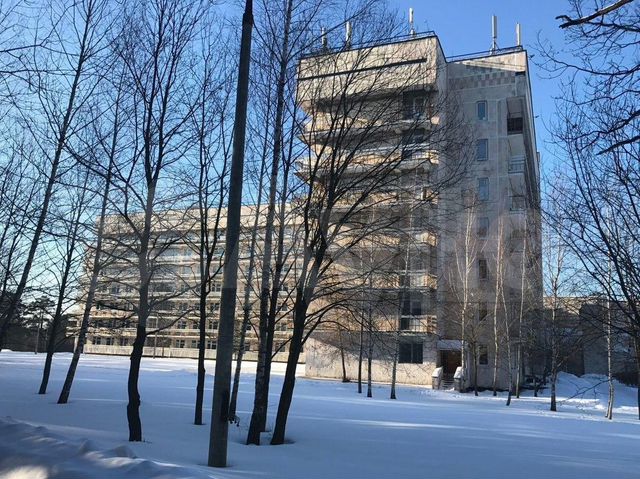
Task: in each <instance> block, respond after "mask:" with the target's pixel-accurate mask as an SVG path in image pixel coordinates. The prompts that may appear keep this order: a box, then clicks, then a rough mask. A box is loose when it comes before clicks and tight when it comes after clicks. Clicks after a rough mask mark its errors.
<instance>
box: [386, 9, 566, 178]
mask: <svg viewBox="0 0 640 479" xmlns="http://www.w3.org/2000/svg"><path fill="white" fill-rule="evenodd" d="M390 3H391V5H393V6H396V7H397V8H399V9H400V10H401V12H406V15H407V19H408V16H409V7H413V9H414V17H415V26H416V30H417V31H427V30H433V31H434V32H435V33H436V34H437V35H438V37H439V38H440V42H441V43H442V48H443V49H444V52H445V55H447V56H453V55H462V54H466V53H474V52H479V51H484V50H488V49H489V48H490V47H491V16H492V15H497V16H498V46H499V47H510V46H514V45H515V44H516V35H515V25H516V23H520V25H521V28H522V42H523V45H524V47H525V48H526V49H527V51H528V53H529V56H530V57H532V58H530V59H529V66H530V68H531V88H532V90H533V106H534V110H535V111H534V114H535V115H536V116H537V118H536V133H537V137H538V138H537V140H538V150H539V151H540V153H541V155H542V163H543V170H544V169H545V165H549V164H550V163H551V162H553V158H552V153H551V148H550V145H549V144H548V139H549V134H548V133H547V128H548V126H549V123H550V121H551V119H552V117H553V113H554V103H553V97H554V96H557V95H558V93H559V91H558V90H559V88H558V85H559V80H557V79H549V78H548V76H549V75H548V74H545V72H543V71H541V70H540V68H539V67H538V66H537V65H536V62H537V61H540V60H541V59H540V55H536V47H537V42H538V37H540V39H541V40H545V41H549V42H551V43H552V44H553V45H554V47H555V48H556V49H558V50H562V46H563V44H564V38H563V33H562V31H561V30H560V28H558V25H559V23H560V22H559V21H558V20H556V19H555V17H556V16H558V15H561V14H566V13H567V12H568V9H569V2H568V1H567V0H529V1H522V0H449V1H446V2H444V1H436V0H433V1H429V2H427V1H426V0H390ZM407 21H408V20H407Z"/></svg>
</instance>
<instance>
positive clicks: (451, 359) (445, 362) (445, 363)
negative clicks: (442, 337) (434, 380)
mask: <svg viewBox="0 0 640 479" xmlns="http://www.w3.org/2000/svg"><path fill="white" fill-rule="evenodd" d="M440 364H441V365H442V373H443V375H444V377H445V378H447V379H453V375H454V374H455V372H456V369H457V368H458V367H459V366H462V356H461V354H460V351H454V350H448V351H440Z"/></svg>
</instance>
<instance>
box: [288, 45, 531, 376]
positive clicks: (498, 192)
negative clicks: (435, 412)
mask: <svg viewBox="0 0 640 479" xmlns="http://www.w3.org/2000/svg"><path fill="white" fill-rule="evenodd" d="M300 72H301V73H300V78H299V89H301V90H302V94H301V93H300V92H299V95H300V96H301V98H302V102H301V104H302V106H303V108H304V109H305V110H306V111H307V113H308V114H309V116H310V117H311V121H310V122H309V129H311V130H313V129H316V130H322V129H323V128H325V126H324V124H325V123H326V117H327V113H326V109H327V108H326V106H323V105H326V104H331V102H332V99H331V98H329V97H330V96H331V95H332V94H334V95H335V94H336V93H339V94H340V96H341V97H342V100H340V101H341V102H343V103H345V104H349V100H346V99H345V98H353V100H352V102H353V103H354V104H357V105H358V106H357V108H355V107H352V109H353V110H357V111H358V112H364V113H363V114H365V115H367V114H368V119H364V120H362V121H361V124H360V125H359V127H360V129H361V130H366V131H367V134H368V137H369V140H370V141H369V144H368V145H367V148H366V152H365V153H364V155H365V156H367V159H366V160H363V162H362V163H363V164H362V165H358V166H359V171H358V172H357V173H354V175H361V176H362V174H363V173H362V171H363V169H364V168H370V169H374V168H376V167H377V166H376V165H379V164H380V163H385V162H386V163H387V164H388V163H390V162H392V161H393V160H390V158H391V157H392V156H393V155H396V157H398V158H399V164H398V165H394V166H393V168H392V170H393V171H392V173H393V174H394V175H397V176H398V178H397V181H396V180H392V181H388V182H387V183H386V187H385V188H383V190H384V193H385V194H386V195H387V196H386V197H385V198H379V197H377V198H375V199H374V200H373V202H374V203H375V206H374V207H372V208H370V210H369V212H368V215H369V216H368V219H369V221H371V219H372V218H386V219H389V218H394V217H395V218H397V220H396V221H395V222H394V221H389V222H388V224H387V227H382V228H379V229H377V232H376V233H375V235H373V234H372V237H371V238H369V240H365V241H363V242H361V243H360V248H361V249H365V250H368V251H369V256H367V254H366V253H365V254H364V255H363V256H364V257H365V258H368V260H369V267H372V268H373V269H375V272H374V273H373V274H371V275H370V276H371V277H372V278H373V279H372V280H371V281H370V282H369V285H368V287H366V286H365V287H364V288H363V289H364V291H365V292H366V293H363V298H364V297H365V294H366V295H368V297H366V299H364V302H366V303H368V304H371V303H374V304H375V305H376V306H375V307H374V308H371V307H369V308H368V309H367V307H366V306H365V307H364V308H363V309H365V310H366V311H365V312H364V313H363V315H362V318H363V319H362V323H363V324H364V326H363V328H362V329H364V330H365V331H364V337H365V340H364V341H361V340H360V339H358V338H360V337H362V334H363V333H361V332H358V331H356V332H353V333H345V331H344V330H345V329H347V330H348V329H349V328H340V329H341V330H340V331H338V332H336V331H335V330H334V331H328V330H325V331H321V332H318V333H316V334H315V335H314V336H313V338H312V339H311V340H310V341H309V343H308V345H307V349H306V360H307V363H306V371H307V375H310V376H325V377H342V376H343V375H345V374H346V375H347V376H350V377H351V378H354V377H356V375H357V374H358V373H357V369H358V368H360V369H361V368H362V366H361V363H362V357H363V356H364V357H365V358H366V357H367V356H372V361H371V364H372V372H371V374H372V378H373V380H374V381H375V380H378V381H390V380H391V376H392V374H395V376H396V378H397V380H398V381H399V382H407V383H417V384H431V381H432V376H434V377H436V378H438V380H439V381H447V380H452V379H453V377H454V374H456V372H457V374H458V376H462V377H463V379H462V386H464V384H465V383H466V385H467V386H470V385H472V384H477V385H478V386H479V387H491V386H492V384H493V375H494V369H496V370H497V373H498V374H497V386H498V387H500V388H506V387H507V385H508V381H509V380H510V379H511V380H515V378H516V377H518V374H517V372H518V368H520V369H521V372H522V373H524V372H525V371H524V360H523V357H524V352H523V349H524V345H523V341H520V340H519V338H522V337H523V336H524V333H523V330H524V328H525V326H526V327H529V326H530V325H531V321H533V319H532V317H533V316H534V315H535V314H536V312H537V311H540V309H541V306H542V279H541V261H540V260H541V258H540V255H541V245H540V217H539V203H540V198H539V194H540V193H539V190H540V176H539V153H538V151H537V149H536V139H535V127H534V120H533V118H534V116H533V106H532V97H531V87H530V80H529V69H528V61H527V53H526V51H525V50H524V49H523V48H522V47H521V46H516V47H513V48H507V49H499V50H498V49H494V50H493V51H491V52H485V53H480V54H474V55H467V56H461V57H455V58H447V57H446V56H445V54H444V53H443V49H442V47H441V45H440V42H439V40H438V37H437V36H436V35H435V34H433V33H426V34H421V35H415V34H413V35H410V36H408V37H405V38H400V39H392V40H390V41H389V42H384V43H381V44H375V45H362V46H353V47H347V48H341V49H340V50H337V51H327V50H325V51H321V52H319V53H317V54H315V55H312V56H309V57H308V58H306V59H304V60H303V62H302V64H301V68H300ZM358 75H360V76H358ZM336 86H337V87H336ZM308 90H312V91H313V92H314V95H308V96H309V98H306V95H307V93H306V92H307V91H308ZM318 91H320V92H324V95H323V94H318V93H317V92H318ZM334 100H335V99H334ZM381 105H382V106H383V108H384V110H385V111H386V112H387V114H379V115H378V114H377V112H378V109H379V108H380V106H381ZM372 112H373V113H372ZM329 116H331V115H329ZM372 118H374V119H372ZM331 119H332V120H333V122H332V123H333V124H335V123H337V122H336V121H335V118H331ZM367 121H369V123H368V124H367ZM374 124H375V127H372V126H371V125H374ZM367 128H368V130H367ZM359 135H362V132H361V131H355V129H354V130H351V131H349V132H348V133H347V134H343V135H342V136H343V137H348V138H355V137H358V136H359ZM308 138H309V139H308V141H309V143H310V144H311V145H312V146H311V150H312V151H317V150H318V143H322V141H318V135H317V134H316V135H313V134H310V135H308ZM351 141H354V142H355V141H356V140H353V139H352V140H351ZM347 143H348V142H347ZM323 146H324V145H323ZM372 151H375V153H373V154H372V153H371V152H372ZM387 173H388V172H387ZM361 176H360V177H361ZM348 202H349V200H348V198H347V199H346V200H345V206H344V207H345V208H349V206H348ZM373 237H375V238H376V239H375V240H374V239H372V238H373ZM381 237H382V238H384V240H380V238H381ZM389 256H392V257H395V258H394V259H391V260H389V261H385V260H384V259H383V258H385V257H389ZM366 263H367V262H366V261H365V268H366ZM372 263H376V265H375V266H374V265H373V264H372ZM362 265H363V263H362V262H361V263H360V267H363V266H362ZM351 267H352V268H358V267H359V265H358V264H354V263H353V261H351ZM363 343H364V344H365V346H364V348H365V351H364V353H363V352H362V349H361V345H362V344H363ZM367 343H368V344H370V345H371V346H370V348H369V345H367ZM496 349H497V350H496ZM496 357H497V359H498V362H497V365H498V366H497V368H494V366H495V362H494V361H495V360H496ZM359 358H360V359H359ZM365 361H366V359H365ZM365 367H366V364H365ZM394 369H395V372H394ZM519 377H520V379H521V380H523V378H524V377H525V375H524V374H520V375H519Z"/></svg>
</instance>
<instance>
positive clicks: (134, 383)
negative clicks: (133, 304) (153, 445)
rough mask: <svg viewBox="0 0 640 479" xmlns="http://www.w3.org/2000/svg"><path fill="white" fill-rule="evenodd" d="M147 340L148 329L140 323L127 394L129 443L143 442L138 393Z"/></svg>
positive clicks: (137, 329) (132, 354)
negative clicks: (143, 352) (141, 364)
mask: <svg viewBox="0 0 640 479" xmlns="http://www.w3.org/2000/svg"><path fill="white" fill-rule="evenodd" d="M145 339H146V328H145V327H144V326H141V325H140V323H138V327H137V328H136V339H135V341H134V342H133V351H132V352H131V357H130V360H131V365H130V367H129V377H128V379H127V392H128V395H129V402H128V404H127V421H128V422H129V441H132V442H140V441H142V422H141V421H140V393H139V392H138V378H139V376H140V362H141V360H142V351H143V348H144V341H145Z"/></svg>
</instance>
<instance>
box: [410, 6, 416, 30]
mask: <svg viewBox="0 0 640 479" xmlns="http://www.w3.org/2000/svg"><path fill="white" fill-rule="evenodd" d="M409 35H411V36H412V37H415V36H416V29H415V28H414V27H413V7H411V8H409Z"/></svg>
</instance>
